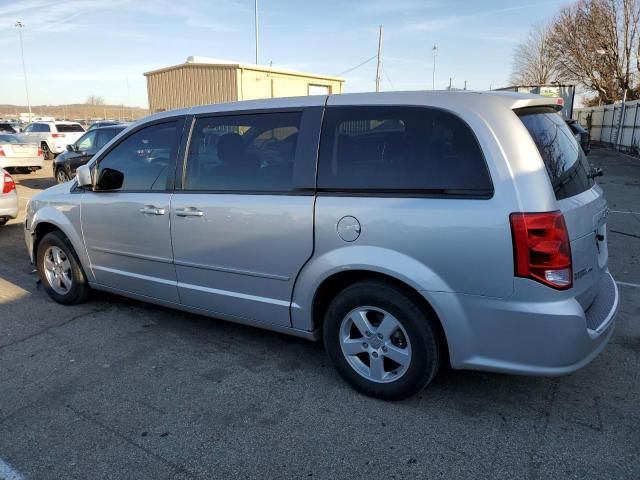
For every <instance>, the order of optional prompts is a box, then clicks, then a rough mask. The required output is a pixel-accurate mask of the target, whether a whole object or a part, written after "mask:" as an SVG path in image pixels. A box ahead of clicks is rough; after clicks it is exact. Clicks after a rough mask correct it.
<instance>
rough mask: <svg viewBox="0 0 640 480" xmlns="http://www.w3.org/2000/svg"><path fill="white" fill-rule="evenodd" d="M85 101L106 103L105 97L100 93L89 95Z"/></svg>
mask: <svg viewBox="0 0 640 480" xmlns="http://www.w3.org/2000/svg"><path fill="white" fill-rule="evenodd" d="M85 103H86V104H87V105H104V97H101V96H98V95H89V96H88V97H87V101H86V102H85Z"/></svg>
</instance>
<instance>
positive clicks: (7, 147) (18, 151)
mask: <svg viewBox="0 0 640 480" xmlns="http://www.w3.org/2000/svg"><path fill="white" fill-rule="evenodd" d="M0 147H2V151H3V152H4V155H5V156H6V157H17V158H36V157H38V145H36V144H33V143H2V142H0Z"/></svg>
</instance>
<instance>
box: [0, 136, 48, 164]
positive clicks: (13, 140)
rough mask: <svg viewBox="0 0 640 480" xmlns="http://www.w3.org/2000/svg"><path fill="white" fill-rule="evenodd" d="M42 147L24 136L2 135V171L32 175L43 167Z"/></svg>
mask: <svg viewBox="0 0 640 480" xmlns="http://www.w3.org/2000/svg"><path fill="white" fill-rule="evenodd" d="M43 164H44V158H43V156H42V150H41V148H40V145H38V144H37V143H32V142H31V141H30V139H29V138H28V137H25V136H23V135H12V134H0V169H2V168H4V169H7V170H10V171H14V172H20V173H30V172H34V171H36V170H40V169H41V168H42V167H43Z"/></svg>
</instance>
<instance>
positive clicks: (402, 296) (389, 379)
mask: <svg viewBox="0 0 640 480" xmlns="http://www.w3.org/2000/svg"><path fill="white" fill-rule="evenodd" d="M435 321H436V320H435V319H434V318H433V316H432V314H431V313H430V312H427V311H425V309H424V308H423V307H422V306H421V305H420V304H419V303H418V302H416V301H415V300H414V299H413V298H412V296H411V295H408V294H407V293H406V292H405V291H404V290H402V289H400V288H397V287H395V286H393V285H390V284H387V283H384V282H379V281H364V282H358V283H356V284H354V285H351V286H350V287H348V288H346V289H345V290H343V291H342V292H340V293H339V294H338V295H336V297H335V298H334V299H333V301H332V302H331V304H330V305H329V308H328V309H327V312H326V314H325V319H324V324H323V340H324V346H325V350H326V352H327V354H328V356H329V358H330V359H331V361H332V363H333V364H334V366H335V368H336V369H337V370H338V372H339V373H340V375H341V376H342V377H343V378H344V379H345V380H346V381H347V382H348V383H349V384H351V385H352V386H353V387H354V388H356V389H357V390H359V391H361V392H363V393H365V394H367V395H370V396H373V397H378V398H383V399H389V400H396V399H401V398H406V397H409V396H411V395H413V394H415V393H417V392H419V391H420V390H422V389H423V388H424V387H425V386H426V385H427V384H429V382H430V381H431V380H432V379H433V377H435V375H436V373H437V372H438V369H439V366H440V358H441V352H440V346H439V345H440V342H439V341H438V333H437V329H436V328H435V325H434V322H435Z"/></svg>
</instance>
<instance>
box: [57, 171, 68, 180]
mask: <svg viewBox="0 0 640 480" xmlns="http://www.w3.org/2000/svg"><path fill="white" fill-rule="evenodd" d="M66 181H67V174H66V173H64V171H63V170H58V183H64V182H66Z"/></svg>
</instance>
